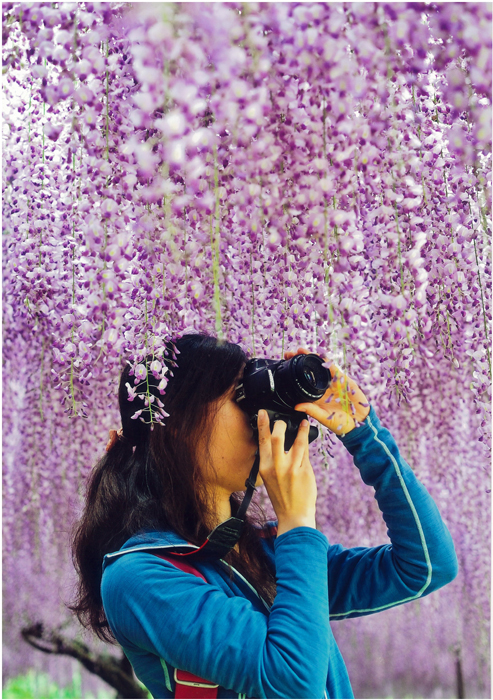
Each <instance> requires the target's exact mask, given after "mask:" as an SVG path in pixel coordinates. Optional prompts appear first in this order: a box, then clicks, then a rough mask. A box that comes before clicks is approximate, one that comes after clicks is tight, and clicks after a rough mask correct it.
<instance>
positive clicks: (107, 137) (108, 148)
mask: <svg viewBox="0 0 493 700" xmlns="http://www.w3.org/2000/svg"><path fill="white" fill-rule="evenodd" d="M108 45H109V39H106V156H105V158H106V160H109V157H110V146H109V124H110V119H109V116H108V103H109V97H108V95H109V90H110V88H109V77H108V56H109V51H108ZM106 186H108V183H106Z"/></svg>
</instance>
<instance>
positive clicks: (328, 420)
mask: <svg viewBox="0 0 493 700" xmlns="http://www.w3.org/2000/svg"><path fill="white" fill-rule="evenodd" d="M295 410H297V411H303V412H304V413H307V414H308V415H309V416H310V417H311V418H314V419H315V420H317V421H318V422H319V423H321V424H322V425H324V426H325V427H326V428H329V429H330V430H332V431H333V432H334V433H336V434H338V435H339V434H342V433H347V432H349V431H350V430H352V429H353V428H354V427H355V422H354V419H353V418H352V416H350V415H349V414H347V413H346V412H345V411H343V410H341V409H340V408H339V407H338V408H337V409H333V408H332V407H329V408H328V409H327V410H326V409H323V408H321V407H320V406H317V404H315V403H303V404H297V405H296V406H295Z"/></svg>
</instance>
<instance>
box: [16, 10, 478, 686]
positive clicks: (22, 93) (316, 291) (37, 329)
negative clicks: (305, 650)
mask: <svg viewBox="0 0 493 700" xmlns="http://www.w3.org/2000/svg"><path fill="white" fill-rule="evenodd" d="M2 13H3V16H2V20H3V24H2V32H3V33H2V36H3V52H4V54H3V65H4V72H5V75H4V89H5V96H6V105H5V110H4V150H3V153H4V163H3V171H4V234H5V235H4V328H5V341H4V357H5V363H6V368H7V371H6V372H5V374H4V377H5V378H6V381H5V387H4V395H6V396H9V397H12V400H11V404H10V405H12V406H15V407H16V408H15V410H14V409H12V416H11V417H10V418H9V420H11V421H12V432H11V434H10V437H9V440H10V442H8V445H9V448H8V449H9V451H10V454H11V460H12V461H11V462H8V463H9V464H11V466H10V467H8V468H7V470H6V476H5V479H6V483H7V485H8V487H7V491H4V494H6V514H7V516H6V517H7V520H8V522H9V523H10V525H9V528H11V529H10V530H8V532H7V535H6V542H7V544H8V548H7V551H12V549H11V547H12V548H13V547H14V546H18V545H19V542H21V541H22V542H25V543H27V542H28V541H29V540H28V539H24V537H27V535H26V534H25V533H21V532H20V531H19V532H18V531H17V530H16V528H17V527H18V524H17V519H16V514H17V513H18V512H19V509H22V508H25V511H23V512H24V513H26V514H28V515H29V517H32V522H33V523H35V522H37V521H36V518H38V517H39V518H41V520H40V522H47V521H46V518H49V517H50V515H49V513H50V512H51V511H50V509H49V508H48V507H47V503H48V502H50V503H52V504H53V508H55V505H54V504H56V503H58V499H59V498H60V497H61V496H62V495H65V496H66V497H67V498H69V494H70V497H71V498H74V497H75V496H76V494H77V490H78V488H79V486H78V485H79V484H80V483H82V480H83V478H84V476H85V474H87V470H88V469H89V468H90V465H91V464H92V463H93V462H94V458H95V457H96V456H97V454H99V452H100V450H101V445H103V443H104V442H105V436H104V430H103V426H104V429H106V430H107V429H108V428H110V427H114V421H115V420H116V417H115V410H116V400H115V397H116V381H117V377H118V375H119V372H120V370H121V368H122V366H123V363H124V362H126V361H129V362H130V363H131V366H132V368H133V369H132V371H133V375H132V376H133V377H134V379H133V382H134V383H133V384H132V383H129V384H128V385H127V390H128V398H129V400H130V401H134V402H135V406H136V410H135V414H134V417H135V419H141V420H142V419H143V420H145V421H146V422H149V420H150V421H151V422H163V421H164V422H165V418H166V417H167V414H166V413H165V411H164V409H163V406H162V405H161V404H162V401H161V400H160V399H159V398H158V397H157V396H154V395H153V394H152V393H151V392H149V386H148V379H149V377H150V376H153V377H154V379H155V380H156V381H157V382H159V386H160V387H161V388H160V395H163V396H164V394H165V391H166V383H167V379H168V376H169V372H170V370H168V369H167V366H166V364H165V363H164V362H163V356H162V348H163V343H164V341H165V340H166V339H168V338H171V337H176V336H177V335H178V334H183V333H184V332H187V331H194V330H195V331H208V332H213V333H216V334H217V335H218V336H219V337H224V338H227V339H228V340H230V341H232V342H237V343H239V344H241V345H242V346H243V347H244V348H245V350H246V351H247V352H248V353H250V355H251V356H261V357H271V358H276V357H281V356H282V353H283V352H284V350H285V349H288V347H289V348H290V349H291V348H294V347H298V345H299V344H301V345H305V346H306V347H309V348H310V349H312V350H313V351H314V352H318V353H320V354H322V355H327V356H329V355H330V357H332V358H334V359H335V361H336V362H338V364H339V365H340V366H342V367H343V368H344V369H345V370H346V371H347V372H348V373H349V374H350V375H351V376H354V377H355V378H356V379H357V381H358V383H360V384H361V386H362V387H364V390H365V393H366V394H367V396H368V397H369V398H370V400H371V401H372V403H373V404H374V405H375V407H376V410H377V411H378V414H379V416H380V417H381V419H382V421H383V422H384V423H385V424H386V425H387V426H388V427H389V429H391V431H392V432H393V434H394V435H395V436H396V438H397V439H398V444H399V447H400V448H401V450H402V451H403V453H404V454H405V455H406V458H407V459H408V461H409V462H410V463H411V464H412V465H413V466H414V465H416V469H417V471H418V470H419V471H420V475H421V474H422V475H423V478H424V479H425V477H426V478H427V479H428V480H429V481H428V482H427V484H428V483H430V484H434V485H435V486H434V487H433V488H432V487H431V486H430V490H432V491H433V493H434V495H435V496H436V499H437V502H438V503H439V505H440V507H441V510H442V511H443V512H444V513H445V514H446V517H447V518H448V519H447V522H448V523H449V524H450V527H451V530H452V531H453V534H454V538H455V541H456V543H457V548H458V551H460V552H462V553H463V569H462V573H461V576H464V579H463V580H462V582H461V583H458V584H457V586H456V588H454V592H453V593H450V594H447V595H450V596H452V595H455V596H456V598H455V599H454V601H455V602H454V606H455V607H454V609H455V608H456V607H457V608H459V609H461V610H462V613H461V614H462V616H463V617H462V618H461V619H463V620H465V618H466V616H467V615H470V616H471V619H474V613H473V612H471V611H472V608H473V607H474V605H475V606H476V608H475V609H479V608H481V610H482V613H481V614H482V615H483V612H484V598H482V597H481V596H483V597H484V595H485V594H484V591H483V589H482V588H481V586H480V585H479V584H478V583H477V582H479V581H480V579H481V576H482V575H483V574H484V572H485V571H487V570H488V566H489V564H488V556H489V550H488V548H487V545H486V544H485V545H484V548H483V545H482V544H481V547H480V546H479V545H475V547H473V548H471V547H470V534H469V533H471V532H472V531H473V530H471V529H470V528H473V529H474V525H476V526H477V527H478V528H479V524H480V523H482V522H483V518H484V517H487V514H488V512H489V511H488V508H489V505H488V496H487V495H485V494H486V490H487V489H488V488H489V482H488V473H487V472H488V465H489V454H490V452H489V448H490V432H489V429H490V421H491V401H490V398H491V394H490V386H491V355H490V337H491V298H490V295H489V288H490V282H491V240H490V234H491V224H490V219H489V212H490V211H491V8H490V6H489V5H488V4H486V3H436V4H435V3H431V4H428V3H235V2H231V3H230V2H228V3H190V4H189V3H174V4H172V3H164V4H159V3H156V4H144V5H139V3H136V4H135V5H133V6H132V5H131V4H128V3H89V2H86V3H82V2H81V3H77V4H71V3H45V2H41V3H35V4H33V3H30V4H28V3H4V4H3V6H2ZM149 355H153V360H152V361H151V363H146V361H145V358H146V357H148V356H149ZM177 362H178V363H179V358H178V359H177ZM4 400H5V399H4ZM53 404H56V407H55V406H54V405H53ZM141 411H143V413H141ZM28 417H29V418H28ZM88 419H89V420H90V422H91V424H97V425H98V430H99V429H101V433H102V434H101V436H98V439H99V438H100V443H99V444H95V442H94V440H95V435H94V434H93V435H92V440H89V437H88V436H87V434H86V431H84V428H83V427H81V428H80V429H79V428H77V431H80V433H78V435H79V437H77V442H74V435H73V429H74V428H73V427H74V426H79V425H81V426H84V425H87V422H88ZM112 420H113V423H112V422H111V421H112ZM27 421H28V422H27ZM51 421H56V428H55V427H53V428H52V430H53V431H55V433H56V440H57V446H56V449H57V450H59V452H60V455H59V458H58V459H56V460H54V459H53V457H52V456H51V454H52V452H51V449H52V448H50V445H49V442H47V440H48V438H47V437H46V430H45V426H46V425H48V423H49V422H51ZM33 425H34V426H35V429H36V431H38V432H37V435H38V437H39V440H38V439H36V440H34V439H33V438H32V435H33V434H34V433H33V430H34V429H33ZM41 435H42V437H41ZM79 440H80V441H79ZM74 444H76V445H77V450H78V453H79V454H80V466H78V467H77V469H76V471H75V472H73V471H71V470H73V469H75V467H74V465H73V461H72V462H71V460H70V457H69V455H70V453H71V449H72V448H73V445H74ZM40 446H41V447H40ZM319 448H320V449H319V455H318V456H317V457H315V458H314V459H313V462H312V463H313V464H314V465H315V469H316V472H317V478H318V479H319V480H320V484H319V494H320V506H319V508H318V514H319V518H320V526H321V527H322V528H324V531H327V532H330V533H331V538H332V539H331V541H333V538H334V536H336V532H337V531H338V532H344V533H347V536H348V537H349V536H350V537H351V540H348V544H364V543H365V542H366V538H367V537H368V533H369V532H373V534H374V535H375V536H385V533H384V532H382V531H381V530H379V529H378V526H377V525H375V522H378V516H375V513H373V514H372V515H371V516H369V515H368V508H370V509H371V501H372V494H371V493H370V494H369V495H368V498H366V497H360V496H358V499H357V502H355V500H354V498H355V497H354V489H356V488H358V487H357V486H356V482H355V477H354V473H353V471H352V470H351V469H352V467H351V465H350V463H349V462H346V461H345V460H346V457H345V455H344V454H342V453H341V454H340V455H339V453H337V460H336V461H337V463H338V468H337V474H336V475H334V474H333V473H332V469H331V470H330V471H329V472H327V471H326V469H325V468H324V464H325V465H326V464H327V463H328V462H327V459H326V457H327V454H332V453H333V452H334V450H337V445H334V441H333V440H332V439H331V437H330V435H329V434H327V433H325V435H324V437H323V440H321V441H320V442H319ZM334 454H335V452H334ZM19 464H22V467H19ZM339 465H340V466H339ZM464 465H467V469H465V467H464ZM16 470H17V471H16ZM19 470H20V471H21V475H19V474H18V472H19ZM54 474H64V479H65V481H64V483H63V489H61V490H60V491H59V492H58V493H57V494H56V495H55V494H54V493H53V482H52V479H53V475H54ZM348 484H353V487H352V488H353V491H351V490H350V489H349V490H348V488H347V486H348ZM445 484H446V485H447V486H444V485H445ZM434 489H435V490H434ZM351 493H352V494H353V495H352V496H351ZM9 499H10V500H9ZM40 499H41V500H40ZM473 502H474V503H475V507H474V508H473V507H472V505H471V504H472V503H473ZM452 503H454V504H455V505H454V506H452ZM41 504H43V505H44V506H45V508H44V511H43V515H40V513H41V511H42V509H41V507H40V506H41ZM58 506H59V504H58V505H57V507H58ZM63 512H65V511H63ZM53 513H55V510H54V511H53ZM465 513H467V514H468V515H467V517H466V516H465V515H464V514H465ZM349 514H351V516H353V515H354V514H357V515H356V516H355V517H354V518H353V517H352V518H351V521H350V522H348V521H347V520H346V519H347V518H348V517H349ZM66 517H67V520H66V521H64V522H66V523H69V522H71V518H72V517H73V508H72V509H69V510H68V511H67V515H66ZM372 523H373V524H372ZM336 524H339V525H340V529H339V530H337V528H336ZM36 527H38V525H36ZM331 528H336V529H334V530H332V529H331ZM375 528H376V529H375ZM9 533H10V534H9ZM16 533H17V534H16ZM466 533H468V534H467V536H466ZM337 536H340V535H337ZM18 538H20V540H19V539H18ZM362 539H365V542H363V541H362ZM373 542H374V540H373ZM16 543H17V544H16ZM368 544H371V542H368ZM26 546H27V544H26ZM485 552H486V553H485ZM466 571H467V574H466ZM14 579H15V576H14ZM461 585H463V588H462V589H461ZM454 586H455V584H454ZM468 587H472V588H471V589H470V590H472V589H474V596H475V597H474V601H475V602H474V603H470V602H466V600H465V599H464V600H463V598H462V597H461V596H462V595H463V593H462V592H461V591H462V590H466V589H467V590H469V588H468ZM450 588H452V586H451V587H450ZM482 591H483V592H482ZM464 595H465V594H464ZM447 600H448V599H447ZM423 605H425V603H423ZM389 614H394V613H389ZM395 614H396V615H397V614H400V615H403V616H404V617H405V616H406V615H411V613H407V612H403V613H395ZM437 619H438V617H437ZM475 619H477V621H478V620H480V619H482V618H480V617H479V616H478V617H477V618H475ZM364 624H365V623H361V625H362V626H361V627H360V628H358V629H364V627H363V625H364ZM410 624H411V623H410ZM477 624H478V625H479V626H480V627H481V625H482V622H481V623H479V622H477ZM351 625H353V626H357V625H358V622H357V621H353V622H351ZM350 628H351V627H350V626H348V629H350ZM355 628H356V627H355ZM379 629H380V628H379ZM482 629H483V628H482ZM382 630H383V627H382ZM478 634H479V633H478ZM382 635H383V632H382ZM456 637H457V640H458V643H460V645H461V648H462V649H465V648H467V644H466V643H465V640H464V638H463V637H461V636H460V634H457V635H456ZM382 638H383V637H382ZM474 639H475V641H474V644H479V642H478V639H479V637H475V638H474ZM471 644H472V642H471ZM341 646H344V641H343V640H341ZM375 664H376V662H375ZM464 664H465V665H466V666H467V664H469V666H467V669H468V671H467V673H468V674H469V676H468V678H471V679H472V678H474V677H478V678H479V677H481V678H482V677H484V670H483V671H481V670H478V669H477V668H476V666H475V665H474V664H475V661H474V656H473V655H472V654H471V656H470V657H469V660H468V659H465V660H464ZM375 668H376V665H375ZM444 668H445V667H444ZM366 671H367V672H368V669H366ZM443 673H444V674H445V671H443ZM357 674H358V672H357V671H355V672H354V673H352V674H351V675H352V677H353V678H354V679H355V688H356V687H357V683H358V681H357V678H356V676H357ZM482 674H483V675H482ZM363 677H364V676H363V672H362V676H361V678H362V679H363ZM444 677H445V676H444ZM366 678H368V673H366ZM430 683H431V681H430ZM478 692H480V689H479V690H478Z"/></svg>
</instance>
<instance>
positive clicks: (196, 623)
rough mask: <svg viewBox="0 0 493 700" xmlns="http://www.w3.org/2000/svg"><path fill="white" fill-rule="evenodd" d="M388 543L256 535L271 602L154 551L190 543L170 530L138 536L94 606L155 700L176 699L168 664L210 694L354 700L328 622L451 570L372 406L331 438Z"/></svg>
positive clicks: (437, 524) (425, 501) (117, 555)
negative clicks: (212, 687) (374, 507)
mask: <svg viewBox="0 0 493 700" xmlns="http://www.w3.org/2000/svg"><path fill="white" fill-rule="evenodd" d="M339 439H340V440H341V441H342V443H343V444H344V445H345V447H346V448H347V450H348V451H349V452H350V453H351V455H352V456H353V459H354V463H355V465H356V467H358V469H359V470H360V472H361V477H362V479H363V481H364V482H365V484H368V485H371V486H373V488H374V489H375V498H376V500H377V503H378V506H379V508H380V510H381V511H382V514H383V518H384V520H385V523H386V525H387V528H388V535H389V538H390V543H388V544H382V545H380V546H378V547H351V548H344V547H342V546H341V545H339V544H333V545H331V544H329V542H328V540H327V538H326V536H325V535H324V534H323V533H321V532H320V531H319V530H316V529H314V528H310V527H296V528H293V529H292V530H289V531H288V532H285V533H283V534H282V535H280V536H279V537H276V530H275V526H276V525H277V523H276V522H274V521H272V522H270V523H268V524H267V526H266V527H265V528H264V529H263V530H262V531H260V530H259V534H260V536H261V540H260V541H261V543H262V547H263V549H264V551H265V553H266V555H267V557H268V561H269V565H270V566H271V567H272V569H273V571H275V575H276V580H277V594H276V598H275V600H274V603H273V605H272V607H269V606H268V605H267V604H266V603H265V602H264V601H263V600H262V599H261V598H260V597H259V595H258V594H257V593H256V591H255V590H254V588H253V587H252V586H251V585H250V584H249V582H248V581H247V580H246V579H245V578H244V577H243V576H242V575H241V574H240V573H239V572H237V571H236V570H233V571H234V578H233V580H231V579H230V575H229V574H230V571H231V567H230V566H229V565H228V564H227V563H226V562H224V561H222V560H205V561H196V562H193V564H194V566H196V568H197V569H198V570H199V571H200V573H202V574H203V576H204V577H205V579H206V580H205V581H204V580H202V579H201V578H199V577H197V576H194V575H193V574H191V573H187V572H184V571H182V570H180V569H178V568H177V567H175V566H174V565H173V564H172V563H170V562H168V561H165V560H163V559H159V558H158V557H156V556H154V555H153V554H152V552H153V551H154V552H159V553H161V554H165V553H166V552H168V553H171V552H172V551H173V550H174V549H176V547H177V546H179V547H180V550H179V551H182V552H183V551H186V547H187V546H188V547H189V548H190V549H191V550H192V549H197V547H195V546H194V545H190V544H188V543H187V542H186V541H185V540H183V539H182V538H181V537H179V536H178V535H176V534H175V533H174V532H171V531H167V532H140V533H138V534H136V535H135V536H134V537H132V538H131V539H129V540H128V541H127V542H126V543H125V544H124V545H123V547H122V548H121V549H120V550H119V551H118V552H113V553H111V554H107V555H106V556H105V557H104V561H103V578H102V583H101V594H102V599H103V606H104V610H105V613H106V617H107V619H108V623H109V625H110V628H111V630H112V631H113V633H114V635H115V637H116V639H117V641H118V642H119V644H120V645H121V646H122V648H123V651H124V652H125V654H126V656H127V657H128V659H129V660H130V662H131V664H132V666H133V668H134V670H135V673H136V675H137V677H138V678H139V680H140V681H141V682H142V683H143V684H144V685H145V686H146V687H147V688H148V689H149V690H150V692H151V693H152V695H153V697H154V698H172V697H174V690H175V681H174V670H175V669H176V668H178V669H181V670H184V671H189V672H191V673H193V674H195V675H197V676H200V677H201V678H205V679H207V680H208V681H211V682H212V683H217V684H219V688H218V696H217V697H218V698H352V697H353V693H352V690H351V684H350V682H349V677H348V674H347V670H346V666H345V664H344V661H343V658H342V656H341V653H340V651H339V649H338V647H337V644H336V641H335V639H334V636H333V634H332V631H331V627H330V621H331V620H342V619H345V618H349V617H358V616H362V615H369V614H371V613H375V612H379V611H380V610H386V609H387V608H391V607H393V606H395V605H400V604H402V603H407V602H408V601H411V600H415V599H416V598H420V597H421V596H424V595H428V593H431V592H432V591H436V590H437V589H438V588H440V587H441V586H444V585H445V584H447V583H449V582H450V581H452V580H453V579H454V577H455V576H456V575H457V557H456V555H455V551H454V545H453V542H452V539H451V537H450V533H449V531H448V529H447V527H446V525H445V524H444V522H443V520H442V518H441V517H440V514H439V512H438V509H437V507H436V505H435V503H434V501H433V499H432V498H431V496H430V495H429V494H428V492H427V490H426V488H425V487H424V486H423V485H422V484H421V483H420V482H419V481H418V480H417V478H416V477H415V475H414V473H413V471H412V469H411V468H410V467H409V465H408V464H407V463H406V462H405V461H404V459H403V458H402V456H401V455H400V454H399V449H398V447H397V445H396V443H395V440H394V439H393V437H392V435H391V433H390V432H389V431H388V430H387V429H386V428H383V427H382V425H381V423H380V421H379V419H378V417H377V415H376V413H375V410H374V409H373V407H371V408H370V413H369V415H368V417H367V418H366V420H365V421H364V423H363V424H362V425H361V426H360V427H359V428H355V429H353V430H351V432H349V433H348V434H347V435H346V436H344V437H340V438H339Z"/></svg>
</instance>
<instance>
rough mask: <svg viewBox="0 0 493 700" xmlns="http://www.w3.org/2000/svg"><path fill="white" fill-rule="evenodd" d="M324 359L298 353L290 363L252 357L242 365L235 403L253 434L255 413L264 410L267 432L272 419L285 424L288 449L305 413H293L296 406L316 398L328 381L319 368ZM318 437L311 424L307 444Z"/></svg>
mask: <svg viewBox="0 0 493 700" xmlns="http://www.w3.org/2000/svg"><path fill="white" fill-rule="evenodd" d="M324 363H325V360H324V359H323V358H321V357H320V356H319V355H315V354H309V355H305V354H303V353H300V354H299V355H295V356H294V357H292V358H291V359H290V360H279V361H276V360H267V359H263V358H257V357H254V358H253V359H252V360H249V361H248V362H247V364H246V365H245V369H244V372H243V378H242V380H241V382H240V383H239V384H238V385H237V386H236V396H235V398H236V402H237V403H238V405H239V406H240V408H241V409H242V410H244V411H245V412H246V413H247V415H248V417H249V419H250V425H251V426H252V428H253V430H254V431H255V432H256V433H257V437H258V425H257V418H258V412H259V410H260V409H261V408H263V409H265V410H266V411H267V414H268V416H269V421H270V429H271V431H272V428H273V426H274V422H275V421H276V420H283V421H285V423H286V425H287V428H286V434H285V439H284V449H285V450H289V449H290V448H291V446H292V445H293V442H294V441H295V439H296V435H297V434H298V428H299V426H300V423H301V421H302V420H303V418H308V416H307V414H306V413H302V412H300V411H295V410H294V407H295V406H296V405H297V404H299V403H307V402H313V401H317V400H318V399H320V398H321V397H322V396H323V395H324V394H325V392H326V391H327V389H328V387H329V384H330V382H331V380H332V377H331V374H330V372H329V370H328V369H327V368H326V367H323V366H322V365H323V364H324ZM317 437H318V428H316V427H315V426H313V425H311V426H310V431H309V435H308V441H309V442H313V441H314V440H315V439H316V438H317Z"/></svg>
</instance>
